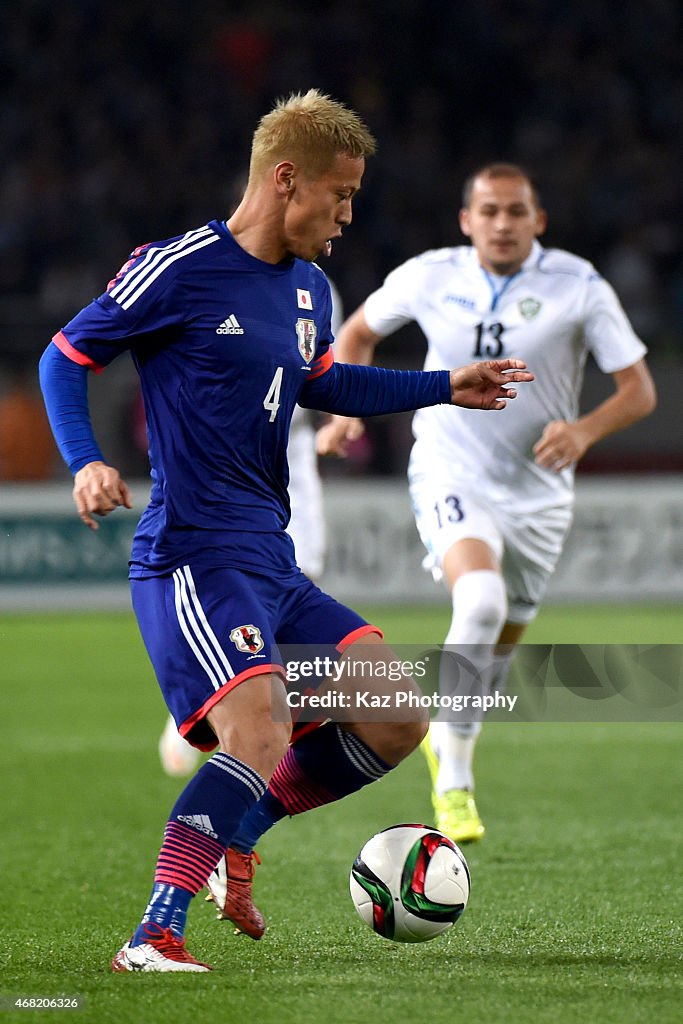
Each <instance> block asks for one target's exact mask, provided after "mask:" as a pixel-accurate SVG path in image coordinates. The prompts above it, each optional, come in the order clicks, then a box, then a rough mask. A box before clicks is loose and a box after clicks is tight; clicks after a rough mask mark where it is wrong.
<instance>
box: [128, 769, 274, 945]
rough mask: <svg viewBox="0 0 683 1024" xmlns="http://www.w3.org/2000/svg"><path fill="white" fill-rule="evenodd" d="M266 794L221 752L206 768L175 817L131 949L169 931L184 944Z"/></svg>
mask: <svg viewBox="0 0 683 1024" xmlns="http://www.w3.org/2000/svg"><path fill="white" fill-rule="evenodd" d="M265 789H266V784H265V781H264V779H262V778H261V776H260V775H259V774H258V773H257V772H255V771H254V770H253V768H250V767H249V765H247V764H244V762H243V761H239V760H238V759H237V758H236V757H232V756H231V755H230V754H225V753H223V752H219V753H217V754H214V756H213V757H212V758H211V759H210V760H209V761H207V762H206V764H204V765H202V767H201V768H200V769H199V771H198V772H197V774H196V775H195V776H194V778H193V779H191V780H190V782H188V784H187V786H186V787H185V789H184V790H183V791H182V793H181V794H180V796H179V797H178V799H177V801H176V804H175V806H174V808H173V810H172V812H171V816H170V818H169V820H168V823H167V825H166V829H165V831H164V842H163V844H162V847H161V850H160V851H159V857H158V860H157V867H156V872H155V875H154V888H153V889H152V895H151V897H150V900H149V903H148V904H147V909H146V910H145V913H144V915H143V918H142V921H141V922H140V924H139V925H138V927H137V929H136V931H135V934H134V936H133V938H132V940H131V946H138V945H140V943H142V942H145V941H146V940H147V939H148V938H149V937H150V935H152V934H154V933H156V932H161V931H164V930H165V929H166V928H170V929H171V931H172V932H173V934H174V935H175V936H176V937H177V938H182V936H183V932H184V928H185V919H186V917H187V908H188V907H189V905H190V900H191V899H192V897H193V896H194V895H195V894H196V893H198V892H199V890H200V889H201V888H202V886H203V885H205V884H206V880H207V879H208V877H209V875H210V874H211V872H212V871H213V870H214V868H215V867H216V864H218V862H219V861H220V859H221V857H222V856H223V854H224V853H225V849H226V847H227V846H228V844H229V842H230V840H231V839H232V836H233V834H234V832H235V830H236V829H237V826H238V825H239V822H240V821H241V819H242V818H243V817H244V815H245V813H246V812H247V811H248V810H249V808H250V807H251V806H252V805H253V804H255V803H256V801H257V800H258V799H259V798H260V797H261V796H262V795H263V793H264V792H265Z"/></svg>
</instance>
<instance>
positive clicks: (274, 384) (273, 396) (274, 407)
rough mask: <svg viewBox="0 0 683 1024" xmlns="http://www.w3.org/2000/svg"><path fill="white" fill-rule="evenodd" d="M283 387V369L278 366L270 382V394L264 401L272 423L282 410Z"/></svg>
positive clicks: (264, 406)
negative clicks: (281, 395) (281, 392)
mask: <svg viewBox="0 0 683 1024" xmlns="http://www.w3.org/2000/svg"><path fill="white" fill-rule="evenodd" d="M281 387H282V367H281V366H278V368H277V370H276V371H275V373H274V374H273V379H272V380H271V382H270V387H269V388H268V393H267V395H266V397H265V398H264V399H263V408H264V409H265V410H266V412H269V413H270V420H269V422H270V423H272V422H273V421H274V419H275V417H276V416H277V411H278V409H279V408H280V388H281Z"/></svg>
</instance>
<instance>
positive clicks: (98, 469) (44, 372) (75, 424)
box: [40, 342, 132, 530]
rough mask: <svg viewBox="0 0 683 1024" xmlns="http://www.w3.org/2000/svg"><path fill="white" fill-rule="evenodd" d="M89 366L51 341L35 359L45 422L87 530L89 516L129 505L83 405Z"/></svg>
mask: <svg viewBox="0 0 683 1024" xmlns="http://www.w3.org/2000/svg"><path fill="white" fill-rule="evenodd" d="M87 377H88V365H87V364H82V363H78V362H76V361H75V360H74V359H70V358H68V357H67V356H66V355H65V354H64V353H63V352H62V351H60V349H59V348H58V347H57V345H56V344H55V343H54V342H50V344H49V345H48V347H47V348H46V350H45V352H44V353H43V356H42V358H41V360H40V386H41V389H42V392H43V398H44V400H45V408H46V409H47V414H48V418H49V420H50V426H51V427H52V433H53V434H54V437H55V440H56V442H57V446H58V447H59V450H60V452H61V455H62V458H63V459H64V461H65V462H66V464H67V466H68V467H69V469H70V470H71V472H72V473H73V474H74V489H73V497H74V502H75V503H76V508H77V509H78V514H79V516H80V517H81V519H82V520H83V522H84V523H85V525H86V526H88V527H89V528H90V529H91V530H96V529H97V523H96V522H95V520H94V519H93V518H92V517H93V515H97V516H106V515H108V514H109V512H112V511H113V510H114V509H115V508H117V507H118V506H119V505H123V506H124V507H125V508H132V496H131V492H130V489H129V488H128V486H127V484H126V483H125V482H124V481H123V480H122V479H121V476H120V474H119V472H118V470H117V469H115V468H114V467H113V466H108V465H107V463H106V462H105V461H104V457H103V455H102V453H101V451H100V449H99V446H98V444H97V441H96V440H95V435H94V432H93V429H92V423H91V421H90V412H89V409H88V381H87Z"/></svg>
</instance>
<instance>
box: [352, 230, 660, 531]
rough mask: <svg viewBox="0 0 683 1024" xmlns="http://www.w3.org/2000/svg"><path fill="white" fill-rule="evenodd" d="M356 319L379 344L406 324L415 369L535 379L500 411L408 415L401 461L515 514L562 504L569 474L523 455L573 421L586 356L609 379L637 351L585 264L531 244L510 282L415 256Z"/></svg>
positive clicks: (470, 266) (461, 263)
mask: <svg viewBox="0 0 683 1024" xmlns="http://www.w3.org/2000/svg"><path fill="white" fill-rule="evenodd" d="M365 318H366V320H367V323H368V326H369V327H370V329H371V330H372V331H374V332H375V333H376V334H379V335H380V336H384V335H387V334H391V333H392V332H393V331H395V330H397V329H398V328H399V327H401V326H402V325H403V324H406V323H408V322H410V321H413V320H414V321H415V322H416V323H418V324H419V326H420V327H421V328H422V330H423V332H424V334H425V336H426V338H427V342H428V350H427V357H426V360H425V364H424V368H425V369H426V370H444V369H451V368H453V367H457V366H462V365H464V364H466V363H471V362H474V361H479V360H487V359H499V358H500V359H503V358H507V357H516V358H520V359H523V360H524V361H525V362H526V363H527V365H528V367H529V369H530V370H531V371H532V372H533V373H534V375H535V378H536V379H535V381H534V382H533V383H532V384H525V385H522V386H521V387H520V389H519V395H518V397H517V398H516V399H515V401H514V402H511V403H510V404H509V405H508V406H507V408H506V409H505V410H503V411H501V412H481V411H479V410H471V409H460V408H456V407H454V406H444V405H441V406H434V407H433V408H429V409H421V410H420V411H418V412H417V413H416V415H415V418H414V420H413V433H414V435H415V438H416V442H415V446H414V448H413V453H412V455H411V475H415V474H421V473H425V474H429V473H431V472H435V471H436V470H437V467H438V464H439V463H440V462H441V463H442V462H443V461H445V462H446V463H447V464H448V466H449V467H450V469H451V470H454V471H456V472H458V473H459V474H460V475H461V476H462V477H463V478H465V479H472V480H473V481H476V483H477V487H478V488H479V493H480V494H482V496H486V497H488V498H489V499H491V500H500V501H504V502H510V503H511V504H513V505H514V507H515V508H516V510H517V511H519V512H522V513H523V512H533V511H534V510H537V509H539V508H547V507H551V506H558V505H560V506H561V505H571V503H572V500H573V469H566V470H563V471H562V472H561V473H555V472H554V471H552V470H548V469H543V468H541V467H540V466H538V465H536V463H535V462H534V456H533V451H532V449H533V446H534V445H535V444H536V442H537V441H538V440H539V438H540V436H541V434H542V433H543V429H544V427H545V426H546V424H548V423H549V422H550V421H551V420H555V419H561V420H567V421H570V422H571V421H573V420H575V419H576V418H577V415H578V403H579V394H580V391H581V385H582V381H583V369H584V365H585V361H586V357H587V354H588V353H589V352H591V353H592V354H593V356H594V357H595V360H596V362H597V364H598V366H599V367H600V369H601V370H603V371H604V372H605V373H614V372H616V371H617V370H622V369H625V368H626V367H628V366H631V365H633V364H634V363H636V362H637V361H638V360H639V359H641V358H642V357H643V355H644V354H645V352H646V351H647V350H646V348H645V345H643V343H642V341H640V339H639V338H638V337H637V336H636V335H635V333H634V331H633V329H632V327H631V325H630V323H629V321H628V319H627V317H626V314H625V313H624V311H623V309H622V307H621V305H620V303H619V300H618V298H617V296H616V294H615V293H614V291H613V289H612V288H611V286H610V285H609V284H608V283H607V282H606V281H605V280H603V278H601V277H600V275H599V274H598V273H597V272H596V270H595V269H594V267H593V266H592V265H591V264H590V263H589V262H588V261H587V260H584V259H581V258H579V257H578V256H574V255H572V254H571V253H568V252H564V251H562V250H560V249H543V248H542V247H541V246H540V245H539V243H538V242H534V244H533V247H532V250H531V253H530V254H529V256H528V258H527V259H526V261H525V262H524V264H523V266H522V268H521V269H520V270H519V271H518V272H517V273H516V274H513V275H512V276H510V277H497V276H496V275H494V274H491V273H489V272H488V271H486V270H485V269H484V268H483V267H482V266H481V264H480V263H479V259H478V257H477V253H476V250H475V249H474V248H473V247H472V246H458V247H454V248H447V249H435V250H432V251H430V252H425V253H423V254H422V255H420V256H416V257H414V258H413V259H410V260H408V261H407V262H406V263H403V264H402V265H401V266H400V267H397V268H396V270H394V271H392V272H391V273H390V274H389V275H388V277H387V278H386V280H385V282H384V284H383V285H382V287H381V288H379V289H378V290H377V291H375V292H373V294H372V295H370V296H369V297H368V298H367V299H366V302H365Z"/></svg>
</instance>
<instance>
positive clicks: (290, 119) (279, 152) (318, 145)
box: [249, 89, 376, 180]
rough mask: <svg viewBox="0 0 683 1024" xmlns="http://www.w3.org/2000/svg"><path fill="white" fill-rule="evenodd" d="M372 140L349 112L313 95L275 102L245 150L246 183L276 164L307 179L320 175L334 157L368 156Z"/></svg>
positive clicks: (311, 91) (327, 98)
mask: <svg viewBox="0 0 683 1024" xmlns="http://www.w3.org/2000/svg"><path fill="white" fill-rule="evenodd" d="M375 150H376V143H375V139H374V138H373V136H372V134H371V132H370V131H369V129H368V128H367V126H366V125H365V124H364V123H363V121H362V120H361V118H360V117H359V116H358V114H356V113H355V111H353V110H350V109H349V108H348V107H345V106H344V104H343V103H339V102H338V101H337V100H333V99H331V97H330V96H325V95H324V94H323V93H321V92H320V91H319V90H318V89H309V90H308V92H306V93H293V94H292V95H291V96H289V97H288V98H287V99H280V100H278V102H277V103H276V104H275V106H274V108H273V109H272V110H271V111H270V113H268V114H266V115H265V116H264V117H262V118H261V120H260V121H259V124H258V127H257V129H256V131H255V132H254V138H253V141H252V147H251V163H250V167H249V178H250V180H254V179H256V178H259V177H261V176H262V175H263V174H264V173H265V172H266V171H267V170H268V168H269V167H273V166H275V164H278V163H280V161H282V160H291V161H293V162H294V163H297V164H299V165H300V166H301V167H302V169H303V170H304V171H305V172H306V173H307V174H308V175H311V176H316V175H319V174H322V173H323V172H324V171H325V170H327V168H328V167H329V166H330V164H331V163H332V161H333V160H334V158H335V156H336V155H337V154H339V153H341V154H344V155H345V156H350V157H354V158H358V157H368V156H372V155H373V154H374V152H375Z"/></svg>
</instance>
